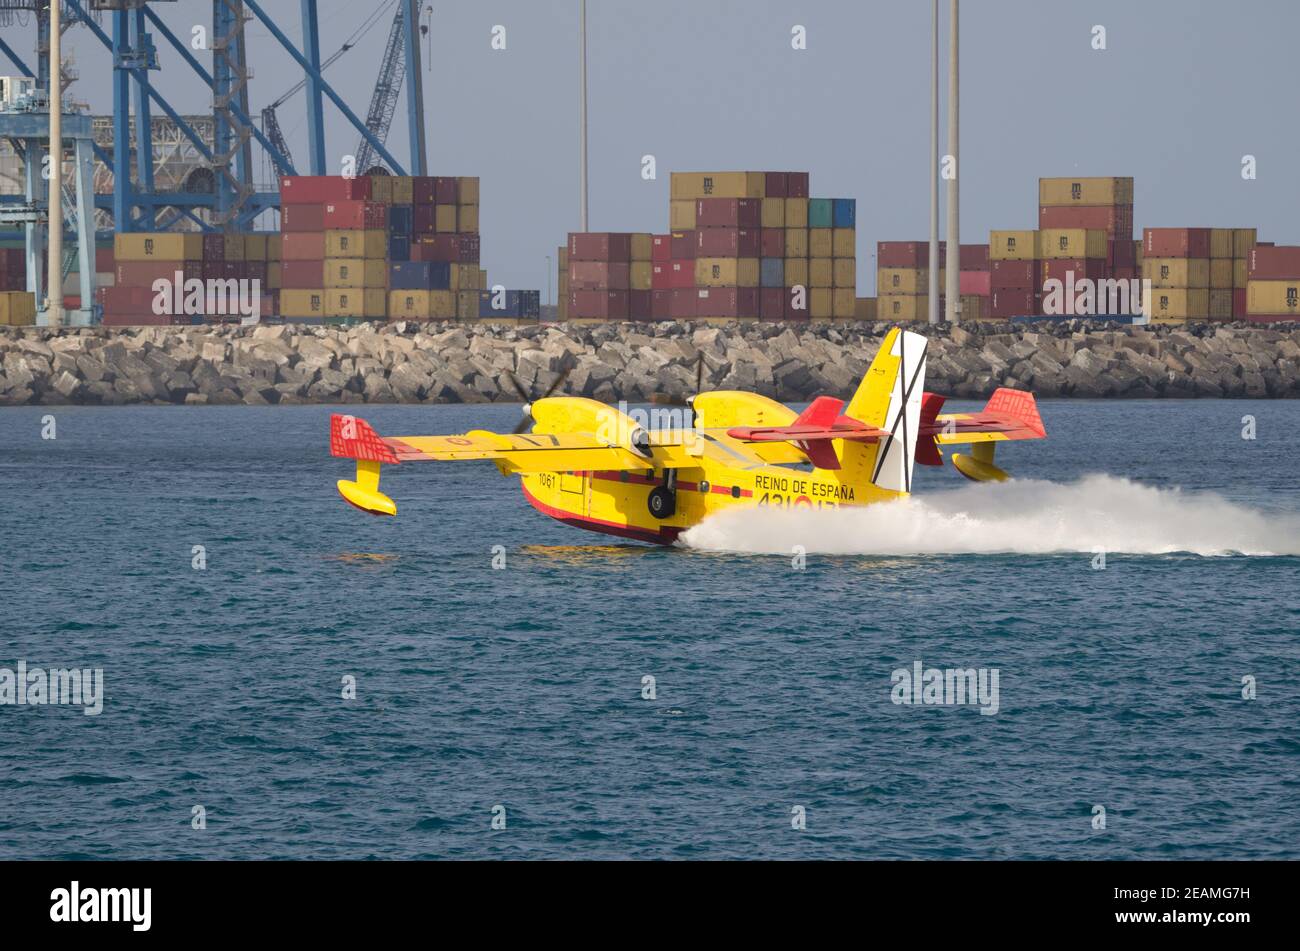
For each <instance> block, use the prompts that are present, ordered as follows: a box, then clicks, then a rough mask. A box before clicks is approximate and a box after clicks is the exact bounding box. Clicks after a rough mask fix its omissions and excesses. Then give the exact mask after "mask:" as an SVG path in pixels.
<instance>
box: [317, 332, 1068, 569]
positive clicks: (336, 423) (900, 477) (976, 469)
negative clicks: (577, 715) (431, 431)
mask: <svg viewBox="0 0 1300 951" xmlns="http://www.w3.org/2000/svg"><path fill="white" fill-rule="evenodd" d="M926 346H927V343H926V339H925V337H923V336H921V335H920V334H916V333H912V332H910V331H906V330H902V329H900V328H897V327H895V328H893V329H892V330H890V331H889V333H888V334H887V335H886V337H885V339H884V341H883V342H882V344H881V346H880V349H879V351H877V353H876V356H875V359H874V360H872V362H871V365H870V367H869V368H868V369H867V372H866V375H865V376H864V377H863V378H862V382H861V383H860V384H859V385H858V388H857V391H856V392H855V393H854V394H853V396H852V398H851V399H850V400H849V401H848V402H847V404H846V403H844V402H843V401H841V400H838V399H835V398H833V397H829V396H820V397H818V398H817V399H815V400H813V402H812V403H811V405H809V406H808V408H807V409H805V410H804V411H803V412H802V413H796V412H795V411H794V410H792V409H790V408H789V407H788V406H785V405H783V404H781V403H779V402H777V401H775V400H772V399H769V398H767V397H765V396H761V395H759V394H757V393H745V392H739V391H728V390H715V391H710V392H704V393H698V394H697V395H696V396H694V397H693V398H691V399H690V400H689V401H687V402H688V405H689V407H690V413H691V418H690V420H689V421H686V420H683V422H686V423H687V424H686V425H683V426H679V427H678V428H648V427H647V426H645V425H643V424H642V423H641V422H639V421H638V420H637V419H636V418H634V416H635V415H636V412H639V411H636V412H634V413H632V414H629V413H628V412H624V411H623V410H622V409H618V408H615V407H613V406H609V405H606V404H605V403H600V402H598V401H596V400H591V399H586V398H584V397H576V396H554V397H552V396H548V397H545V398H543V399H539V400H536V401H535V402H533V403H531V404H526V405H525V406H524V413H525V416H526V417H531V419H532V422H533V427H532V430H531V431H530V432H517V433H509V434H506V433H495V432H488V431H486V430H472V431H471V432H467V433H463V434H460V435H453V436H380V435H379V434H378V433H376V432H375V431H374V429H373V428H372V427H371V426H370V425H369V424H367V423H366V422H365V421H364V420H362V419H358V418H356V417H354V416H344V415H339V414H335V415H334V416H332V417H331V419H330V452H331V453H332V454H333V455H335V456H340V457H343V458H348V459H355V460H356V466H357V469H356V478H355V479H345V480H340V481H339V482H338V490H339V493H340V494H341V495H342V496H343V498H344V499H345V500H346V501H348V502H349V503H351V504H352V505H354V506H356V507H357V508H359V509H361V510H362V511H365V512H370V513H372V514H375V515H396V514H397V506H396V505H395V504H394V502H393V500H392V499H390V498H389V497H388V496H386V495H384V494H383V493H382V492H380V491H379V474H380V469H381V467H382V466H384V465H397V464H399V463H408V462H435V461H461V460H469V459H490V460H492V462H493V463H494V464H495V465H496V467H497V468H498V469H499V470H500V471H501V473H502V475H518V476H520V481H521V482H522V485H523V492H524V498H526V499H527V500H528V502H529V503H530V504H531V505H532V506H533V507H534V508H535V509H537V510H538V511H539V512H542V513H543V514H544V515H549V516H550V517H551V518H554V519H558V520H559V521H561V522H564V523H566V524H568V525H575V526H577V527H579V528H586V529H590V530H592V531H596V532H603V533H605V534H608V535H617V536H621V537H625V538H634V539H638V540H641V541H646V542H655V543H659V544H670V543H672V542H673V541H674V540H676V538H677V536H678V535H679V534H681V533H682V532H683V531H685V530H686V529H688V528H690V527H691V526H693V525H695V524H697V523H699V522H700V521H701V520H702V519H704V518H705V517H706V516H708V515H710V514H712V513H714V512H718V511H721V510H722V509H726V508H732V507H736V506H771V507H777V508H800V507H806V508H828V507H836V506H841V505H869V504H871V503H873V502H881V501H885V500H888V499H896V498H900V497H903V496H906V495H908V494H910V492H911V490H912V470H913V464H914V463H916V462H919V463H921V464H922V465H928V466H941V465H943V454H942V451H941V447H943V446H951V445H966V444H969V445H970V446H971V447H972V449H971V453H970V455H963V454H960V453H954V454H953V455H952V463H953V466H954V467H955V468H956V469H957V471H958V472H960V473H961V474H962V475H964V476H966V477H967V478H970V479H974V480H976V481H990V480H1002V479H1005V478H1007V474H1006V473H1005V472H1004V471H1003V470H1002V469H1000V468H998V467H997V466H996V465H994V463H993V450H994V448H995V447H996V445H997V444H998V443H999V442H1002V441H1005V440H1014V439H1042V438H1044V437H1045V436H1046V435H1047V431H1046V430H1045V428H1044V427H1043V421H1042V418H1041V417H1040V416H1039V413H1038V407H1037V404H1036V403H1035V401H1034V397H1033V394H1032V393H1027V392H1025V391H1023V390H1013V389H1007V388H1002V389H999V390H997V391H996V392H995V393H994V394H993V395H992V397H991V398H990V399H989V401H988V403H987V405H986V406H985V407H984V409H983V410H981V411H979V412H975V413H951V414H946V415H941V414H940V412H939V411H940V409H941V408H942V406H943V402H944V397H943V396H940V395H938V394H935V393H925V392H924V391H923V386H924V380H925V354H926ZM643 415H644V414H643ZM525 425H527V424H526V423H525Z"/></svg>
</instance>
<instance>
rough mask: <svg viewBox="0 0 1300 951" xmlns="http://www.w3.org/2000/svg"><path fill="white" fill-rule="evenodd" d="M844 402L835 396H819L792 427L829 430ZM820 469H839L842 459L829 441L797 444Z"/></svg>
mask: <svg viewBox="0 0 1300 951" xmlns="http://www.w3.org/2000/svg"><path fill="white" fill-rule="evenodd" d="M843 408H844V401H843V400H837V399H835V398H834V397H833V396H819V397H817V399H815V400H813V401H812V402H811V403H809V404H808V408H807V409H806V410H804V411H803V412H802V413H800V414H799V415H798V417H797V418H796V419H795V421H794V422H793V423H791V424H790V425H791V426H815V427H817V428H818V429H829V428H830V427H831V426H834V425H835V420H836V419H838V418H839V415H840V410H841V409H843ZM795 445H797V446H798V447H799V448H800V449H802V450H803V451H804V453H805V454H806V455H807V456H808V459H809V460H810V461H811V462H812V464H813V465H814V466H816V467H817V468H818V469H838V468H839V467H840V457H839V456H837V455H835V447H834V446H833V445H832V444H831V443H830V442H827V441H822V440H812V441H804V442H798V443H795Z"/></svg>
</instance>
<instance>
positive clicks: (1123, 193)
mask: <svg viewBox="0 0 1300 951" xmlns="http://www.w3.org/2000/svg"><path fill="white" fill-rule="evenodd" d="M1038 203H1039V204H1040V205H1131V204H1133V179H1132V178H1040V179H1039V180H1038ZM1005 260H1016V259H1015V258H1007V259H1005Z"/></svg>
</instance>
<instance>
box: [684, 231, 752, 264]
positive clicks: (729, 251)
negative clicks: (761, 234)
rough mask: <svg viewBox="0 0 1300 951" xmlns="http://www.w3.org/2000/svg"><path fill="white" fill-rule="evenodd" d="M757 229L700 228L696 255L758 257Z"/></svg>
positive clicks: (696, 237) (700, 256) (709, 256)
mask: <svg viewBox="0 0 1300 951" xmlns="http://www.w3.org/2000/svg"><path fill="white" fill-rule="evenodd" d="M758 251H759V241H758V231H757V230H752V229H751V230H745V229H743V228H699V229H697V230H696V232H695V256H696V257H699V258H713V257H720V258H756V257H758Z"/></svg>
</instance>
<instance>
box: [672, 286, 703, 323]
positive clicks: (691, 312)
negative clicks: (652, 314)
mask: <svg viewBox="0 0 1300 951" xmlns="http://www.w3.org/2000/svg"><path fill="white" fill-rule="evenodd" d="M671 294H672V297H671V298H670V301H669V310H670V312H671V313H672V316H673V320H694V319H695V315H696V314H697V313H698V311H697V310H696V309H695V302H696V298H695V288H693V287H679V288H674V289H673V290H672V291H671Z"/></svg>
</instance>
